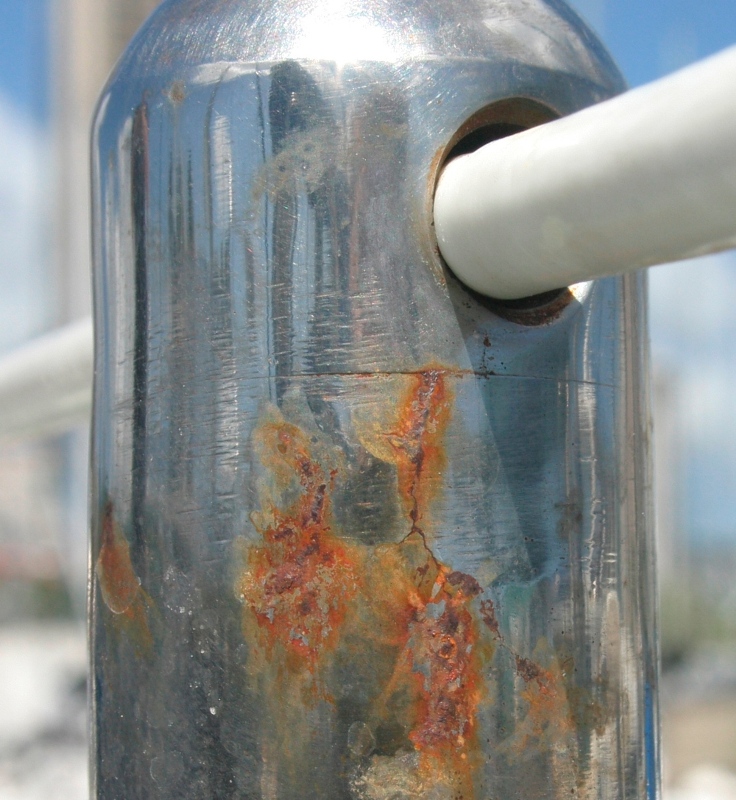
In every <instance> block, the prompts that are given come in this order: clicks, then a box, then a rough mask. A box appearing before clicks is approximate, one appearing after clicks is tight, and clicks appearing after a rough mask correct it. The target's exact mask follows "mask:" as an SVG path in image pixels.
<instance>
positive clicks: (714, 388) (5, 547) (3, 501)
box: [0, 0, 736, 800]
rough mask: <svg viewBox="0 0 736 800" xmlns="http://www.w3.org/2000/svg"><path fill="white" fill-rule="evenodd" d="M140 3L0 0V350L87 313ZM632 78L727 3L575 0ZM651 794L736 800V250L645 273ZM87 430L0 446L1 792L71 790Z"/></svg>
mask: <svg viewBox="0 0 736 800" xmlns="http://www.w3.org/2000/svg"><path fill="white" fill-rule="evenodd" d="M156 4H157V3H156V1H155V0H0V153H2V155H1V156H0V356H2V355H3V354H5V353H6V352H10V351H12V350H13V349H14V348H15V347H17V346H18V345H20V344H22V343H23V342H24V341H26V340H28V339H31V338H33V337H34V336H37V335H38V334H40V333H43V332H44V331H47V330H51V329H53V328H56V327H58V326H59V325H62V324H64V323H68V322H71V321H73V320H75V319H77V318H83V317H85V316H87V315H88V314H89V313H90V282H89V273H90V263H89V231H88V217H89V201H88V174H87V172H88V130H89V123H90V119H91V114H92V109H93V106H94V103H95V100H96V98H97V95H98V94H99V92H100V89H101V87H102V84H103V83H104V81H105V79H106V77H107V74H108V72H109V70H110V69H111V67H112V65H113V64H114V62H115V60H116V58H117V56H118V55H119V53H120V52H121V50H122V49H123V47H124V46H125V44H126V42H127V41H128V40H129V38H130V37H131V36H132V35H133V33H134V32H135V30H136V29H137V27H138V26H139V25H140V24H141V22H142V21H143V20H144V19H145V17H146V16H147V15H148V13H150V11H151V10H152V9H153V7H154V6H155V5H156ZM573 5H574V6H575V7H576V9H577V10H578V11H579V12H580V13H581V14H582V16H583V17H584V18H585V19H587V21H588V22H589V23H590V24H591V25H592V27H593V28H594V29H595V30H596V31H597V32H598V34H599V35H600V36H601V38H602V39H603V41H604V42H605V43H606V44H607V46H608V47H609V49H610V50H611V52H612V54H613V56H614V58H615V60H616V61H617V62H618V64H619V66H620V67H621V69H622V70H623V72H624V74H625V76H626V78H627V79H628V81H629V83H630V84H631V85H632V86H636V85H639V84H642V83H646V82H648V81H651V80H654V79H656V78H658V77H660V76H662V75H665V74H667V73H669V72H671V71H673V70H675V69H678V68H679V67H682V66H685V65H686V64H688V63H691V62H692V61H695V60H697V59H700V58H703V57H705V56H707V55H709V54H711V53H714V52H716V51H718V50H720V49H722V48H724V47H727V46H729V45H731V44H734V43H736V3H734V0H575V2H573ZM650 295H651V297H650V299H651V308H650V311H651V314H650V319H651V338H652V364H653V390H654V391H653V397H654V415H655V428H654V430H655V434H654V444H655V470H656V472H655V475H656V512H657V537H658V546H659V585H660V596H661V622H662V656H663V688H662V711H663V733H664V748H663V755H664V778H665V795H666V797H665V800H695V799H696V798H697V800H709V799H710V798H713V800H720V799H721V798H722V799H723V800H726V798H729V799H730V798H733V800H736V580H734V576H735V575H736V491H734V487H736V415H735V414H734V413H733V408H734V406H736V402H735V401H736V346H734V344H733V343H735V342H736V253H726V254H723V255H719V256H712V257H708V258H706V259H700V260H698V261H697V262H687V263H682V264H678V265H672V266H667V267H659V268H656V269H654V270H651V272H650ZM87 451H88V438H87V432H86V431H85V430H84V429H79V430H76V431H72V432H70V433H66V434H64V435H62V436H56V437H53V438H49V439H45V440H39V441H32V442H17V443H16V442H12V441H10V442H0V797H2V798H4V800H21V799H22V800H35V799H36V798H39V800H40V798H43V800H50V799H51V798H58V799H59V800H67V798H68V799H69V800H82V798H84V797H86V793H87V789H86V731H85V725H86V720H85V714H86V711H85V672H86V653H85V629H84V621H83V620H84V613H85V596H84V595H85V580H86V550H87V541H86V539H87V524H86V517H87V510H86V482H87V472H86V462H87Z"/></svg>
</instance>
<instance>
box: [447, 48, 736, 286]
mask: <svg viewBox="0 0 736 800" xmlns="http://www.w3.org/2000/svg"><path fill="white" fill-rule="evenodd" d="M434 213H435V228H436V233H437V239H438V242H439V245H440V250H441V252H442V254H443V257H444V258H445V260H446V261H447V263H448V264H449V266H450V267H451V268H452V269H453V271H454V272H455V273H456V274H457V276H458V277H459V278H460V279H461V280H462V281H463V282H465V283H466V284H468V285H469V286H471V287H472V288H474V289H476V290H477V291H479V292H482V293H484V294H487V295H489V296H492V297H497V298H501V299H511V298H519V297H525V296H529V295H533V294H537V293H540V292H544V291H547V290H550V289H555V288H558V287H562V286H568V285H570V284H573V283H578V282H580V281H583V280H588V279H592V278H596V277H601V276H605V275H612V274H615V273H621V272H625V271H628V270H632V269H638V268H640V267H646V266H650V265H653V264H660V263H665V262H668V261H676V260H679V259H683V258H689V257H691V256H695V255H701V254H704V253H708V252H715V251H718V250H724V249H728V248H730V247H734V246H736V47H734V48H730V49H729V50H726V51H724V52H722V53H720V54H719V55H717V56H713V57H711V58H709V59H706V60H705V61H702V62H700V63H698V64H696V65H694V66H691V67H688V68H687V69H684V70H681V71H680V72H677V73H674V74H673V75H670V76H668V77H667V78H663V79H661V80H659V81H656V82H655V83H652V84H649V85H648V86H644V87H641V88H639V89H634V90H632V91H630V92H627V93H626V94H623V95H621V96H619V97H616V98H614V99H612V100H608V101H606V102H604V103H601V104H599V105H597V106H594V107H592V108H588V109H585V110H584V111H580V112H578V113H576V114H573V115H571V116H569V117H565V118H563V119H560V120H556V121H554V122H551V123H548V124H546V125H543V126H540V127H538V128H533V129H532V130H529V131H525V132H523V133H520V134H517V135H515V136H511V137H508V138H506V139H501V140H499V141H496V142H491V143H490V144H488V145H485V146H484V147H482V148H481V149H479V150H477V151H476V152H474V153H471V154H469V155H465V156H460V157H459V158H456V159H454V160H453V161H451V162H450V163H449V164H448V165H447V167H446V168H445V170H444V172H443V174H442V176H441V177H440V180H439V183H438V188H437V193H436V197H435V211H434Z"/></svg>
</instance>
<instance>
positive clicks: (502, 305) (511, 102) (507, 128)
mask: <svg viewBox="0 0 736 800" xmlns="http://www.w3.org/2000/svg"><path fill="white" fill-rule="evenodd" d="M559 116H560V115H559V114H558V113H556V112H555V111H553V110H552V109H551V108H549V107H547V106H545V105H543V104H542V103H539V102H537V101H535V100H530V99H528V98H524V97H517V98H509V99H506V100H501V101H499V102H497V103H493V104H491V105H489V106H486V107H485V108H482V109H481V110H480V111H477V112H476V113H475V114H473V115H472V116H471V117H470V118H469V119H468V120H467V121H466V122H465V123H464V124H463V125H462V126H461V127H460V129H459V130H458V131H457V133H456V134H455V135H454V136H453V137H452V139H451V140H450V142H449V144H448V145H447V147H446V148H445V151H444V153H443V154H442V157H441V158H440V160H439V169H438V170H437V177H436V180H435V188H436V182H437V180H439V176H440V175H441V174H442V170H443V168H444V167H445V165H446V164H448V163H449V162H450V161H452V159H453V158H457V157H458V156H463V155H467V154H468V153H473V152H475V151H476V150H479V149H480V148H481V147H483V146H484V145H486V144H490V143H491V142H495V141H497V140H498V139H503V138H505V137H506V136H513V135H514V134H516V133H521V132H522V131H525V130H528V129H529V128H534V127H536V126H537V125H543V124H544V123H546V122H552V121H553V120H555V119H559ZM437 251H438V253H439V248H437ZM441 257H442V256H441V254H440V258H441ZM443 263H444V261H443ZM447 268H448V269H450V268H449V267H447ZM450 272H452V270H451V269H450ZM463 285H464V284H463ZM465 289H466V290H467V291H468V292H469V294H471V295H472V296H473V297H474V298H475V299H476V300H477V301H478V302H479V303H481V304H482V305H483V306H485V307H486V308H488V309H489V310H491V311H493V313H494V314H497V315H498V316H500V317H503V318H504V319H508V320H510V321H512V322H516V323H518V324H521V325H542V324H544V323H546V322H551V321H552V320H553V319H556V318H557V317H558V316H559V315H560V314H561V313H562V311H563V310H564V309H565V307H566V306H567V305H568V304H569V303H570V302H571V301H572V300H573V299H574V298H573V295H572V292H570V290H569V289H568V288H567V287H562V288H560V289H553V290H551V291H549V292H543V293H542V294H537V295H531V296H529V297H522V298H520V299H518V300H500V299H498V298H493V297H486V296H485V295H481V294H479V293H478V292H475V291H473V290H471V289H469V288H468V287H467V286H465Z"/></svg>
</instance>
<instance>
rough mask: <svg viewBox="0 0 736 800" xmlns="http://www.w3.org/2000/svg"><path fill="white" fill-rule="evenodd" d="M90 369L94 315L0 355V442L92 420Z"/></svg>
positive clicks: (24, 437) (91, 369) (33, 435)
mask: <svg viewBox="0 0 736 800" xmlns="http://www.w3.org/2000/svg"><path fill="white" fill-rule="evenodd" d="M92 372H93V337H92V320H91V319H84V320H80V321H79V322H74V323H71V324H70V325H66V326H65V327H63V328H58V329H57V330H55V331H52V332H51V333H48V334H46V335H44V336H41V337H39V338H38V339H35V340H33V341H32V342H30V343H28V344H26V345H24V346H22V347H20V348H18V349H17V350H14V351H13V352H11V353H9V354H8V355H6V356H4V357H2V358H0V441H8V440H12V439H28V438H32V437H37V436H41V435H46V434H53V433H59V432H61V431H64V430H66V429H68V428H70V427H72V426H73V425H75V424H80V423H84V422H88V421H89V417H90V412H91V408H92Z"/></svg>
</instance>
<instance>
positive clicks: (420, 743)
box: [371, 531, 488, 800]
mask: <svg viewBox="0 0 736 800" xmlns="http://www.w3.org/2000/svg"><path fill="white" fill-rule="evenodd" d="M378 555H379V559H378V560H377V562H376V563H375V565H372V569H371V576H374V575H375V576H376V581H377V583H376V585H377V586H378V587H380V590H379V591H378V592H377V597H378V602H377V603H376V608H377V609H383V613H382V614H381V616H380V618H379V619H380V620H381V622H380V624H378V625H376V626H375V631H379V630H383V631H385V632H389V631H392V633H391V635H390V638H389V641H390V643H391V644H394V645H398V653H397V658H396V662H395V666H394V671H393V674H392V676H391V677H390V679H389V680H388V682H387V683H386V685H385V687H384V689H383V691H382V693H381V695H380V697H379V698H378V700H377V701H376V703H375V704H374V708H373V717H374V720H381V719H386V718H400V719H402V720H403V721H405V722H406V723H408V726H409V731H408V739H409V741H410V742H411V744H412V745H413V747H414V750H415V752H416V753H417V754H418V756H419V761H418V764H417V770H418V771H417V773H416V775H415V779H416V780H417V781H418V785H427V786H429V785H433V784H435V783H438V782H439V783H442V784H444V785H452V786H453V787H454V790H455V792H456V793H457V794H458V795H459V796H462V797H464V798H467V800H470V799H471V798H472V797H473V786H472V772H473V770H474V769H475V767H476V766H477V764H476V761H477V752H476V751H477V740H476V739H477V737H476V734H477V722H476V718H477V711H478V706H479V704H480V701H481V699H482V695H483V676H482V667H483V662H484V658H485V657H486V656H487V655H488V653H487V649H486V648H484V647H483V645H482V644H481V642H480V631H479V628H478V623H477V620H476V618H475V616H474V614H473V611H472V605H471V604H472V602H473V601H474V599H475V598H476V597H477V596H478V595H479V594H480V593H481V591H482V589H481V587H480V585H479V584H478V582H477V581H476V580H475V579H474V578H473V577H472V576H470V575H466V574H464V573H462V572H453V571H451V570H450V569H449V568H448V567H446V566H445V565H443V564H441V563H440V562H438V561H437V559H436V558H435V557H434V555H433V554H432V553H431V551H430V550H429V549H428V548H427V547H426V544H425V542H424V539H423V537H422V535H421V534H420V533H418V532H417V531H414V532H412V533H411V534H409V535H408V536H407V537H406V539H404V540H403V541H402V542H401V543H399V544H398V545H389V546H385V547H384V548H381V549H380V550H379V553H378ZM387 573H388V574H387ZM381 575H383V576H384V577H383V578H381V577H380V576H381ZM371 585H373V580H372V579H371ZM448 781H449V784H448Z"/></svg>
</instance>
